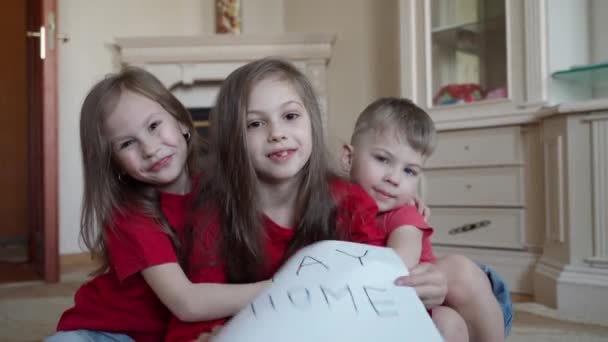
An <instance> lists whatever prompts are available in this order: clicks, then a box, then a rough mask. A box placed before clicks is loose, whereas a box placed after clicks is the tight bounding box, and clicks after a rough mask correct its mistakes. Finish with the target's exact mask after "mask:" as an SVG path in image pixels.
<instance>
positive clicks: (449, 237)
mask: <svg viewBox="0 0 608 342" xmlns="http://www.w3.org/2000/svg"><path fill="white" fill-rule="evenodd" d="M430 223H431V225H432V226H433V228H435V233H434V234H433V236H432V237H431V239H432V242H433V243H434V244H440V245H452V246H474V247H496V248H510V249H524V247H525V245H524V234H523V232H524V210H523V209H482V208H433V209H432V213H431V218H430ZM471 225H474V226H475V227H477V228H473V229H471Z"/></svg>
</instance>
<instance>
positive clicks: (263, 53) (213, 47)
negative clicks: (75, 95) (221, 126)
mask: <svg viewBox="0 0 608 342" xmlns="http://www.w3.org/2000/svg"><path fill="white" fill-rule="evenodd" d="M334 40H335V35H334V34H328V33H284V34H275V35H269V34H264V35H247V34H241V35H227V34H223V35H201V36H158V37H118V38H115V43H114V48H115V52H116V54H115V57H116V65H117V68H120V67H121V66H123V65H135V66H139V67H142V68H144V69H145V70H147V71H149V72H151V73H152V74H154V75H155V76H156V77H158V78H159V79H160V80H161V82H162V83H163V84H164V85H165V86H166V87H167V88H169V89H170V90H171V91H172V92H173V93H174V94H175V95H176V97H177V98H178V99H179V100H180V101H182V103H183V104H184V105H185V106H186V107H187V108H191V109H196V110H197V111H198V112H201V111H204V109H205V108H210V107H213V104H214V102H215V97H216V96H217V93H218V91H219V87H220V85H221V82H222V81H223V80H224V79H225V78H226V77H227V76H228V74H230V73H231V72H232V71H234V70H235V69H236V68H238V67H240V66H242V65H244V64H246V63H248V62H251V61H253V60H256V59H260V58H264V57H268V56H273V57H280V58H283V59H285V60H288V61H290V62H291V63H293V64H294V65H295V66H296V67H298V68H299V69H300V70H301V71H302V72H303V73H304V74H305V75H306V76H308V78H309V79H310V81H311V83H312V85H313V87H314V88H315V91H316V93H317V96H318V99H319V103H320V105H321V113H322V120H323V127H327V65H328V63H329V61H330V58H331V52H332V45H333V42H334ZM195 125H196V126H197V128H202V129H206V126H207V123H206V122H205V120H204V119H200V120H196V117H195Z"/></svg>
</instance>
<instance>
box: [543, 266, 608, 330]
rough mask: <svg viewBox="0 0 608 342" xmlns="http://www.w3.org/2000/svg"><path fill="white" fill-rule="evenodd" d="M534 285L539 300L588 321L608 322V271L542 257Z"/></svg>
mask: <svg viewBox="0 0 608 342" xmlns="http://www.w3.org/2000/svg"><path fill="white" fill-rule="evenodd" d="M534 286H535V293H536V294H537V296H536V298H535V299H536V301H537V302H539V303H541V304H543V305H547V306H549V307H552V308H555V309H557V310H558V311H559V312H561V313H565V314H568V315H572V316H576V317H582V319H584V320H586V321H589V322H595V323H602V324H608V318H607V317H608V270H606V269H598V268H592V267H587V266H573V265H560V264H557V263H555V262H553V261H552V260H548V259H541V260H540V261H539V263H538V265H537V267H536V271H535V274H534Z"/></svg>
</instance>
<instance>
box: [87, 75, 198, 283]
mask: <svg viewBox="0 0 608 342" xmlns="http://www.w3.org/2000/svg"><path fill="white" fill-rule="evenodd" d="M125 90H129V91H132V92H135V93H137V94H140V95H142V96H145V97H147V98H149V99H151V100H153V101H155V102H157V103H158V104H160V105H161V106H162V107H163V108H164V109H165V110H166V111H167V112H169V113H170V114H171V115H172V116H173V117H175V119H176V120H177V121H179V122H180V123H182V124H183V125H185V126H186V127H187V128H188V131H189V132H190V138H189V141H188V166H187V167H188V170H189V172H190V174H193V172H198V170H199V169H200V158H201V154H200V151H201V145H202V141H201V138H200V136H199V135H198V134H197V133H196V130H195V129H194V125H193V123H192V119H191V117H190V114H189V113H188V111H187V110H186V108H184V106H183V105H182V104H181V103H180V102H179V101H178V100H177V99H176V98H175V96H173V94H171V92H170V91H169V90H168V89H167V88H165V86H164V85H163V84H162V83H161V82H160V81H159V80H158V79H157V78H156V77H154V76H153V75H152V74H150V73H149V72H147V71H145V70H143V69H140V68H136V67H127V68H124V69H123V70H122V71H120V72H119V73H115V74H110V75H108V76H106V77H105V78H104V79H103V80H101V81H99V82H98V83H97V84H95V85H94V86H93V87H92V88H91V90H90V91H89V93H88V94H87V96H86V98H85V100H84V103H83V105H82V109H81V112H80V144H81V148H82V165H83V170H84V198H83V206H82V213H81V219H80V235H81V238H82V240H83V242H84V244H85V245H86V247H87V248H89V250H90V251H91V253H92V254H93V256H94V257H100V258H101V260H100V261H101V267H100V268H99V269H98V270H97V272H102V271H104V270H106V269H107V268H108V265H109V262H108V255H107V253H108V252H107V246H106V241H105V238H104V234H103V229H104V227H108V228H110V229H112V217H113V215H114V214H116V213H117V212H124V211H125V210H132V209H137V210H139V211H140V212H143V213H144V214H146V215H149V216H150V217H151V218H153V219H154V220H156V221H157V222H158V223H159V226H160V228H161V229H162V230H163V231H164V232H165V233H167V235H169V237H170V238H171V241H172V242H173V245H174V247H175V248H176V251H179V250H180V242H179V239H178V238H177V237H176V235H175V232H174V231H173V229H171V227H170V226H169V224H168V223H167V220H166V218H165V217H164V215H163V214H162V213H161V211H160V208H159V201H158V192H157V191H156V190H155V188H154V187H153V186H151V185H148V184H144V183H141V182H138V181H136V180H134V179H131V178H128V180H126V179H123V178H125V177H121V174H120V170H119V168H118V167H117V165H116V164H115V163H114V161H113V158H112V149H111V147H110V143H109V141H108V140H107V139H106V138H105V136H104V134H103V133H102V132H103V131H102V125H103V122H104V120H105V119H106V117H107V115H108V114H109V113H111V112H112V111H114V109H115V108H116V105H117V103H118V101H119V98H120V96H121V94H122V92H123V91H125Z"/></svg>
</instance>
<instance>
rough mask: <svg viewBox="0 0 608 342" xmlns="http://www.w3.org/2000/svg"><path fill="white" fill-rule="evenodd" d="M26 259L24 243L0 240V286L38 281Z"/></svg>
mask: <svg viewBox="0 0 608 342" xmlns="http://www.w3.org/2000/svg"><path fill="white" fill-rule="evenodd" d="M27 257H28V256H27V248H26V243H25V242H22V241H10V240H2V239H0V284H2V283H10V282H14V281H28V280H36V279H38V278H39V277H38V274H37V273H36V271H35V270H34V268H33V267H32V265H31V264H29V263H27Z"/></svg>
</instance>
